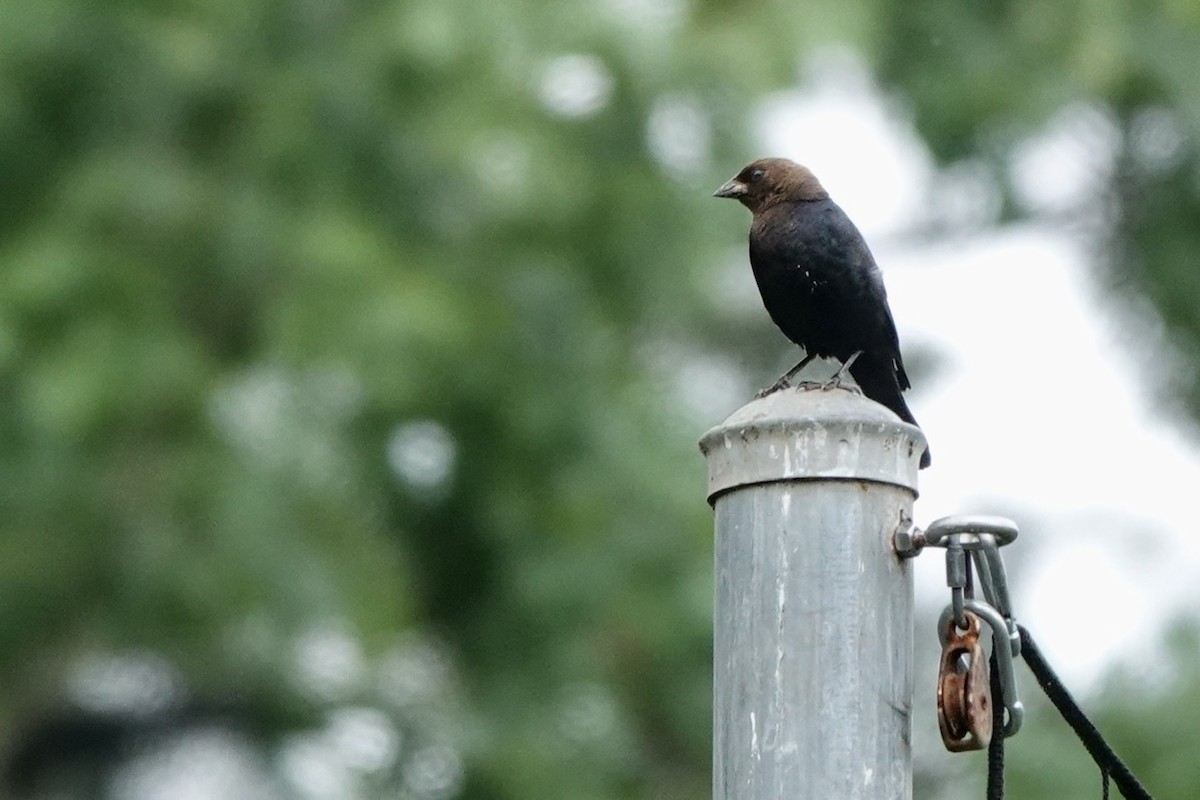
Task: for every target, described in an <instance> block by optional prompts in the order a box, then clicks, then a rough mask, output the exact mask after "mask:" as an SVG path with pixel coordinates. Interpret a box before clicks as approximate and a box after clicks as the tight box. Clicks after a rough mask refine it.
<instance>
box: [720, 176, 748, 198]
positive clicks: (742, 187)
mask: <svg viewBox="0 0 1200 800" xmlns="http://www.w3.org/2000/svg"><path fill="white" fill-rule="evenodd" d="M748 191H749V189H748V187H747V186H746V184H744V183H742V182H741V181H739V180H738V179H737V178H730V179H729V180H728V181H726V182H725V183H723V184H721V188H720V189H717V190H716V191H715V192H713V197H743V196H745V194H746V192H748Z"/></svg>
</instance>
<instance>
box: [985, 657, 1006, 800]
mask: <svg viewBox="0 0 1200 800" xmlns="http://www.w3.org/2000/svg"><path fill="white" fill-rule="evenodd" d="M1001 645H1003V646H1004V647H1007V646H1008V642H992V656H991V658H990V659H989V666H990V667H991V675H990V676H989V678H988V681H989V683H990V684H991V687H992V741H991V742H990V743H989V744H988V756H987V758H988V777H987V800H1004V702H1003V701H1002V700H1001V699H1000V697H1001V691H1002V690H1001V688H1000V663H999V660H998V659H997V657H996V648H997V647H999V646H1001Z"/></svg>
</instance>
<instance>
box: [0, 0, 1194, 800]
mask: <svg viewBox="0 0 1200 800" xmlns="http://www.w3.org/2000/svg"><path fill="white" fill-rule="evenodd" d="M0 19H2V20H3V22H2V23H0V26H2V28H3V30H4V37H3V38H4V44H3V45H2V46H0V175H2V176H3V178H2V180H0V208H2V209H4V212H5V213H3V214H2V215H0V275H2V285H3V287H4V288H3V292H2V293H0V376H2V380H0V391H2V392H3V400H4V402H3V404H2V405H0V475H3V481H2V482H0V493H2V496H3V498H4V502H3V504H2V505H0V508H2V509H3V514H2V515H0V526H2V529H0V533H2V535H0V574H2V576H3V580H0V644H2V646H0V677H2V680H0V723H2V727H3V730H4V731H5V739H4V752H5V753H6V754H7V758H6V759H5V763H6V772H5V776H4V777H5V780H6V782H7V786H8V793H9V794H11V795H13V796H16V797H21V796H25V797H44V796H49V795H50V794H52V793H56V792H57V793H58V794H56V795H55V796H67V797H113V798H144V797H162V796H179V794H181V792H180V791H179V790H178V786H180V785H184V784H181V783H180V782H187V785H192V786H201V787H208V789H207V790H208V791H210V792H211V793H213V796H239V797H264V798H275V797H312V798H326V797H328V798H343V797H345V798H353V797H363V798H367V797H371V798H374V797H384V796H400V797H411V798H442V797H452V796H458V797H465V798H479V799H480V800H487V799H489V798H515V797H530V796H535V797H555V798H563V800H575V799H576V798H578V799H580V800H583V799H585V798H619V797H631V798H633V797H656V798H700V797H707V796H708V793H709V785H708V773H709V740H710V730H709V714H710V711H709V698H710V689H709V680H710V678H709V675H710V661H709V659H710V656H709V653H710V639H709V629H710V620H709V614H710V580H711V578H710V571H711V552H710V549H709V544H708V542H709V530H710V522H709V519H708V514H707V510H706V509H705V508H704V507H703V504H702V503H701V502H700V492H701V491H702V489H701V487H702V485H703V484H702V470H703V464H702V463H701V461H700V459H699V457H698V456H697V454H696V453H695V450H694V447H695V445H694V442H695V439H696V438H697V436H698V434H699V432H701V431H702V430H703V429H704V427H705V426H706V425H708V424H710V423H712V422H713V421H715V420H717V419H719V418H720V417H721V416H722V415H723V413H724V412H727V411H729V410H732V408H733V407H735V406H736V405H738V404H739V402H740V400H741V399H742V398H743V397H744V396H747V395H748V392H749V389H750V388H751V381H750V380H749V379H748V378H747V377H746V375H749V374H754V375H760V374H766V373H769V372H770V371H771V369H773V368H774V367H775V366H777V362H778V363H779V364H782V362H783V360H784V359H785V358H786V357H787V356H788V355H790V353H787V351H786V346H785V345H784V343H782V342H781V341H780V340H779V339H778V338H777V337H776V335H775V333H774V332H773V331H771V330H769V329H768V328H767V327H766V326H764V325H763V324H762V320H761V314H760V312H758V311H757V309H751V311H752V313H750V314H746V315H744V314H742V309H741V308H739V307H736V306H735V307H731V303H730V302H729V301H728V294H729V292H728V290H727V288H726V287H727V282H726V281H725V276H726V272H727V270H726V266H727V265H726V260H727V253H728V248H730V247H731V246H736V247H737V248H738V250H737V252H738V253H739V254H740V252H741V247H742V245H741V242H742V239H743V237H744V220H743V219H740V218H736V217H731V216H730V215H729V214H728V213H722V212H723V209H722V208H721V207H720V206H719V205H717V204H715V203H711V202H710V201H709V199H708V193H709V191H711V189H712V187H713V186H714V185H715V183H714V180H715V181H718V182H719V180H723V179H724V178H725V177H728V173H730V171H731V170H732V169H733V168H736V167H737V166H740V164H741V163H743V162H744V161H746V160H747V153H748V150H749V149H750V148H749V146H748V145H747V144H746V137H747V136H748V135H749V133H750V122H751V120H752V118H753V115H752V111H753V109H754V104H755V100H756V97H757V96H758V94H759V93H761V92H765V91H768V90H770V89H772V88H777V87H782V86H786V85H788V84H789V83H790V82H791V81H793V80H794V77H795V76H794V74H793V71H794V69H795V65H796V64H797V63H800V62H801V61H802V60H803V58H804V57H805V55H806V54H807V53H809V52H811V51H812V49H813V48H814V47H815V46H817V45H818V44H820V43H822V42H826V41H830V40H838V41H846V42H849V43H851V44H852V45H853V46H855V47H857V48H858V49H859V50H860V51H861V52H862V53H863V54H864V55H865V57H866V58H867V59H868V62H869V63H870V64H872V65H873V67H874V68H875V69H876V70H877V73H878V75H879V77H880V79H881V80H882V81H883V83H884V85H885V86H886V87H888V88H889V90H892V91H894V92H895V93H896V96H897V97H898V98H899V99H900V101H901V102H902V103H903V104H904V105H905V107H907V108H909V109H911V112H912V115H913V119H914V121H915V124H916V125H917V127H918V130H919V131H920V132H921V134H922V135H923V136H924V137H925V139H926V141H927V142H928V143H929V145H930V148H931V150H932V151H933V152H934V153H935V154H936V155H937V157H938V158H939V159H940V160H941V162H942V163H943V164H944V165H945V167H946V169H947V170H948V174H967V175H969V176H974V177H973V179H977V180H978V181H979V182H980V185H981V186H983V187H984V188H985V189H987V190H988V191H991V192H994V193H995V195H996V196H997V197H999V198H1001V200H1000V202H997V203H996V204H995V209H996V212H995V216H994V218H987V219H983V220H981V221H979V222H980V224H992V223H994V222H999V221H1002V220H1005V219H1009V218H1012V217H1013V216H1016V215H1020V214H1026V213H1041V212H1042V211H1044V209H1037V208H1032V207H1027V206H1022V205H1021V202H1020V197H1019V193H1018V192H1017V191H1016V188H1015V185H1016V184H1015V182H1014V181H1013V179H1012V175H1011V169H1010V167H1011V163H1012V158H1013V154H1014V152H1015V151H1016V150H1017V149H1018V148H1019V147H1020V146H1021V144H1022V142H1023V141H1025V140H1026V138H1027V137H1028V136H1029V135H1031V134H1032V133H1034V132H1037V131H1040V130H1042V129H1043V128H1044V126H1046V125H1047V124H1050V123H1051V122H1052V121H1054V120H1056V119H1061V116H1060V114H1061V111H1062V109H1064V108H1085V109H1089V110H1090V111H1089V113H1091V114H1093V117H1089V119H1091V118H1098V119H1100V120H1102V121H1107V123H1106V124H1108V125H1109V127H1110V128H1111V130H1112V131H1114V132H1115V135H1114V136H1113V137H1112V139H1111V141H1112V142H1113V143H1114V147H1113V149H1112V159H1111V166H1112V169H1111V171H1109V172H1107V173H1105V174H1104V181H1103V182H1102V184H1101V185H1100V187H1099V188H1100V190H1101V191H1099V192H1098V193H1097V195H1096V198H1095V204H1096V205H1095V209H1089V212H1090V211H1092V210H1098V211H1099V212H1102V214H1103V217H1102V219H1103V220H1104V221H1105V223H1106V224H1105V227H1104V229H1103V233H1105V235H1106V236H1107V235H1111V237H1112V239H1111V241H1112V242H1115V243H1117V244H1118V245H1119V250H1118V251H1117V252H1119V253H1120V257H1115V258H1113V260H1112V261H1111V263H1110V264H1109V265H1108V269H1107V271H1106V275H1108V276H1109V277H1110V278H1111V280H1112V283H1113V285H1114V286H1115V287H1117V288H1118V289H1119V290H1120V291H1121V292H1123V293H1126V294H1129V293H1135V294H1136V295H1137V296H1139V297H1145V298H1148V299H1149V300H1151V301H1152V302H1154V303H1155V305H1156V307H1158V308H1160V309H1161V313H1162V316H1163V319H1164V320H1165V321H1166V323H1167V326H1168V330H1169V331H1170V332H1171V333H1172V334H1173V335H1174V340H1175V341H1177V342H1180V343H1182V346H1184V347H1185V348H1186V347H1189V346H1190V345H1189V342H1191V341H1192V340H1193V339H1194V338H1195V337H1200V318H1198V317H1197V316H1196V311H1195V309H1196V308H1197V307H1198V303H1197V297H1198V296H1200V286H1197V285H1196V284H1195V279H1194V278H1192V277H1189V276H1190V275H1191V272H1192V271H1191V270H1190V267H1189V264H1188V260H1187V258H1186V255H1187V254H1189V253H1191V252H1194V248H1193V247H1192V245H1194V244H1196V243H1195V242H1194V241H1193V239H1194V238H1195V237H1196V236H1200V234H1198V233H1197V230H1196V228H1195V225H1194V224H1193V220H1194V218H1195V216H1194V211H1195V210H1196V208H1197V203H1198V202H1200V201H1198V200H1197V197H1198V196H1200V190H1198V189H1197V181H1196V165H1197V154H1196V141H1197V139H1196V137H1195V135H1194V133H1195V130H1196V127H1197V124H1198V121H1197V115H1200V102H1193V100H1192V98H1191V94H1192V93H1193V92H1194V91H1195V88H1194V87H1193V86H1192V84H1191V82H1189V81H1188V80H1186V76H1188V75H1190V74H1194V71H1195V70H1194V69H1192V67H1193V66H1194V65H1195V64H1196V61H1197V60H1198V59H1200V49H1198V48H1196V47H1195V46H1194V45H1195V44H1196V38H1197V28H1198V21H1197V19H1196V18H1195V15H1194V14H1193V12H1191V11H1190V10H1189V8H1185V6H1184V5H1183V4H1175V5H1167V6H1164V7H1163V8H1161V9H1159V10H1156V11H1148V10H1139V9H1134V8H1133V7H1132V6H1130V7H1128V8H1126V7H1125V6H1123V5H1122V6H1118V7H1116V8H1113V9H1108V8H1106V9H1104V10H1101V9H1094V8H1091V7H1090V6H1086V5H1085V4H1076V5H1075V6H1072V7H1070V8H1067V9H1063V8H1061V7H1056V8H1050V7H1048V6H1047V7H1044V8H1043V5H1041V4H1037V3H1034V2H1030V1H1029V0H1026V1H1025V2H1014V3H1008V4H1003V5H1001V6H997V7H989V8H987V9H983V8H978V9H977V8H974V7H966V6H963V7H959V6H958V5H956V4H954V3H918V4H905V5H898V4H883V3H880V4H877V5H875V6H864V7H862V8H861V9H860V11H859V13H857V14H853V15H851V14H849V12H848V10H847V8H846V7H845V5H844V4H833V3H824V4H814V5H812V6H808V7H806V8H805V9H804V10H803V13H801V11H800V10H796V9H793V8H792V7H791V6H790V5H787V4H782V3H780V4H755V5H753V6H752V5H751V4H748V3H696V4H687V3H683V2H672V3H653V2H639V1H638V0H607V2H603V3H589V4H583V3H580V4H553V3H506V4H496V3H485V2H472V1H471V0H407V1H406V2H401V3H384V2H345V3H341V4H322V3H311V2H284V3H268V2H265V1H264V0H242V2H237V3H230V2H217V3H208V4H197V3H187V2H166V3H157V4H142V3H118V2H108V3H83V2H72V1H70V0H41V1H40V2H20V0H8V2H4V3H2V4H0ZM1106 129H1107V128H1106ZM1074 211H1075V209H1067V210H1066V211H1064V210H1063V209H1058V210H1056V211H1055V213H1066V212H1074ZM1088 219H1093V217H1089V218H1088ZM1106 241H1107V240H1106ZM1097 243H1098V244H1099V243H1100V242H1099V240H1097ZM773 348H778V349H773ZM918 383H919V381H918ZM1182 390H1183V394H1182V395H1181V396H1182V397H1184V398H1185V399H1186V400H1188V402H1189V403H1190V405H1191V407H1193V408H1196V407H1200V403H1198V402H1197V401H1196V400H1195V399H1194V398H1196V397H1198V396H1200V391H1197V390H1196V389H1195V387H1194V386H1192V385H1190V384H1188V385H1184V386H1183V387H1182ZM1181 674H1186V673H1181ZM1191 680H1192V681H1193V683H1195V682H1196V681H1197V680H1200V677H1198V676H1196V675H1194V674H1193V675H1192V677H1191ZM1193 708H1194V706H1189V707H1188V708H1186V709H1183V708H1179V709H1176V711H1177V713H1180V714H1183V713H1187V714H1191V713H1192V709H1193ZM1114 713H1115V712H1114ZM1117 718H1119V717H1114V719H1117ZM1025 735H1027V734H1023V736H1025ZM1147 736H1148V737H1150V736H1153V732H1148V733H1147ZM1156 741H1157V739H1156ZM1170 744H1171V742H1162V745H1163V748H1164V749H1162V750H1156V751H1151V750H1149V748H1143V749H1141V750H1139V751H1138V759H1139V760H1140V763H1141V764H1143V765H1147V766H1153V765H1154V764H1156V763H1158V762H1159V761H1160V760H1161V759H1166V758H1171V753H1172V751H1170V750H1169V749H1167V748H1168V745H1170ZM1175 744H1179V745H1180V746H1182V743H1179V742H1176V743H1175ZM1018 760H1019V759H1017V758H1016V757H1014V763H1016V762H1017V761H1018ZM1183 763H1191V762H1187V761H1185V762H1183ZM1166 780H1168V779H1167V778H1164V781H1166ZM1173 780H1175V781H1176V783H1174V784H1164V785H1162V790H1164V791H1169V789H1168V788H1167V787H1168V786H1170V785H1175V786H1180V787H1189V786H1194V785H1196V783H1197V779H1196V777H1195V776H1194V775H1192V774H1191V773H1190V772H1188V771H1186V770H1181V771H1180V775H1178V776H1175V777H1174V778H1173ZM1189 780H1190V781H1191V782H1190V783H1188V782H1187V781H1189ZM163 787H176V788H175V789H174V790H172V789H171V788H163ZM197 791H198V790H197ZM1181 791H1182V790H1181ZM1029 794H1030V796H1034V789H1033V788H1031V789H1030V792H1029ZM1179 796H1187V795H1186V792H1183V793H1182V794H1180V795H1179Z"/></svg>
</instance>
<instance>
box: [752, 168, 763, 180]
mask: <svg viewBox="0 0 1200 800" xmlns="http://www.w3.org/2000/svg"><path fill="white" fill-rule="evenodd" d="M762 176H763V171H762V170H761V169H756V170H754V171H753V172H751V173H750V180H752V181H756V180H758V179H759V178H761V177H762Z"/></svg>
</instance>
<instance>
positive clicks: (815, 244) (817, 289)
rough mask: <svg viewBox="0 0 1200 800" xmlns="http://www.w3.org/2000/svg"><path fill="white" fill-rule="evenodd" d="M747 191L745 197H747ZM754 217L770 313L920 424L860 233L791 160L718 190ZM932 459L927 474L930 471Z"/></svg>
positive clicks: (753, 252) (767, 164) (756, 254)
mask: <svg viewBox="0 0 1200 800" xmlns="http://www.w3.org/2000/svg"><path fill="white" fill-rule="evenodd" d="M743 187H744V189H745V190H744V191H742V189H743ZM717 194H718V196H722V197H736V198H737V199H738V200H740V201H741V202H742V203H743V204H745V205H746V206H747V207H749V208H750V210H751V211H752V212H753V214H754V219H753V222H752V223H751V225H750V266H751V268H752V269H753V271H754V279H755V281H756V282H757V283H758V290H759V293H760V294H761V295H762V300H763V305H765V306H766V308H767V313H768V314H770V315H771V319H772V320H774V322H775V324H776V325H778V326H779V329H780V330H782V331H783V333H784V335H785V336H787V337H788V338H789V339H791V340H792V341H793V342H795V343H796V344H798V345H800V346H801V347H803V348H804V351H805V356H806V357H810V356H816V357H821V358H836V359H838V360H839V361H841V362H842V363H843V364H845V363H846V362H847V361H848V360H849V359H850V358H851V357H852V356H854V354H855V353H860V355H858V357H857V358H856V359H855V360H854V361H853V363H851V364H850V368H849V372H850V374H851V376H853V377H854V380H855V381H856V382H857V383H858V386H859V388H860V389H861V390H862V392H863V394H864V395H866V396H867V397H869V398H871V399H872V400H874V401H876V402H877V403H880V404H882V405H884V406H886V407H887V408H889V409H891V410H892V411H893V412H895V414H896V415H897V416H898V417H900V418H901V419H903V420H904V421H905V422H909V423H912V424H913V425H915V424H917V423H916V420H915V419H914V418H913V415H912V412H911V411H909V409H908V404H907V403H905V402H904V397H903V395H902V394H901V391H903V390H904V389H908V388H909V381H908V375H907V373H905V371H904V362H903V360H902V358H901V356H900V340H899V337H898V336H897V335H896V324H895V322H894V321H893V320H892V312H891V310H890V309H889V307H888V302H887V291H886V290H885V289H884V286H883V276H882V275H881V274H880V272H879V268H878V267H877V266H876V265H875V259H874V257H873V256H872V255H871V251H870V250H869V249H868V248H867V244H866V242H865V241H864V240H863V237H862V234H860V233H859V232H858V228H856V227H855V226H854V223H853V222H851V221H850V218H849V217H848V216H846V213H845V212H844V211H842V209H841V208H839V207H838V205H837V204H836V203H834V202H833V201H832V200H830V199H829V195H828V194H827V193H826V192H825V190H824V189H823V188H822V187H821V185H820V183H818V182H817V180H816V178H815V177H813V176H812V173H811V172H809V171H808V170H807V169H804V168H803V167H800V166H799V165H797V164H793V163H792V162H790V161H785V160H783V159H764V160H763V161H756V162H754V163H753V164H751V165H749V166H747V167H746V168H745V169H744V170H742V172H741V173H739V174H738V176H737V178H734V179H733V180H732V181H730V182H729V183H727V184H726V185H725V186H723V187H721V189H719V190H718V191H717ZM929 460H930V459H929V451H928V450H926V451H925V453H924V454H923V455H922V457H921V466H922V467H925V466H928V464H929Z"/></svg>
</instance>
